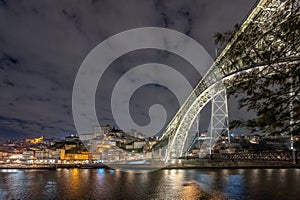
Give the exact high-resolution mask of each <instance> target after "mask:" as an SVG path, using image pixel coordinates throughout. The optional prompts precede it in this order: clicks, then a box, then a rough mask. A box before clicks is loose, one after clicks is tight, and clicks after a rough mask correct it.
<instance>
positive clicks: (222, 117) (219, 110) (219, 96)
mask: <svg viewBox="0 0 300 200" xmlns="http://www.w3.org/2000/svg"><path fill="white" fill-rule="evenodd" d="M208 132H209V135H210V141H209V154H212V150H213V148H214V146H215V144H216V142H217V141H218V139H219V138H220V137H221V135H226V136H227V137H228V144H230V135H229V127H228V105H227V95H226V89H222V90H221V91H219V92H218V93H216V94H215V95H214V96H213V98H212V111H211V121H210V127H209V130H208Z"/></svg>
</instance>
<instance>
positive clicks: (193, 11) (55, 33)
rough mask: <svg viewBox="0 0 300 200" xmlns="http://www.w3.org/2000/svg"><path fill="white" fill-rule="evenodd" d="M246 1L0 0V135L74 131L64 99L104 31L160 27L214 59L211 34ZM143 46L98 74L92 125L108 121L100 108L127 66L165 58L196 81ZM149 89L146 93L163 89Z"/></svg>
mask: <svg viewBox="0 0 300 200" xmlns="http://www.w3.org/2000/svg"><path fill="white" fill-rule="evenodd" d="M254 3H255V0H249V1H240V0H226V1H225V0H221V1H219V0H203V1H197V0H187V1H186V0H179V1H173V0H163V1H161V0H149V1H148V0H144V1H141V0H126V1H125V0H124V1H111V0H87V1H72V0H66V1H60V0H52V1H35V0H28V1H19V0H11V1H7V0H0V30H1V31H0V86H1V87H0V93H1V97H0V116H1V117H0V138H7V135H10V136H11V137H23V136H24V137H28V136H31V135H32V136H38V135H40V134H43V135H46V136H50V137H51V136H57V137H63V136H65V135H67V134H69V133H75V127H74V123H73V118H72V111H71V107H72V106H71V104H72V88H73V83H74V80H75V76H76V73H77V70H78V69H79V66H80V64H81V63H82V61H83V60H84V58H85V57H86V55H87V54H88V53H89V52H90V51H91V50H92V49H93V48H94V47H95V46H96V45H98V44H99V43H100V42H101V41H103V40H104V39H106V38H108V37H109V36H111V35H114V34H117V33H119V32H121V31H125V30H128V29H132V28H138V27H146V26H154V27H167V28H170V29H174V30H177V31H180V32H182V33H185V34H188V35H190V36H191V37H192V38H194V39H195V40H197V41H198V42H199V43H200V44H202V45H203V46H204V47H205V48H206V49H207V51H208V52H209V53H210V54H211V56H212V57H214V56H215V55H214V52H215V45H214V39H213V34H214V33H215V32H223V31H227V30H229V29H231V28H232V27H233V25H234V24H236V23H240V22H241V21H242V19H243V18H244V17H245V16H246V14H247V13H248V12H249V10H250V9H251V7H252V5H253V4H254ZM150 51H151V50H149V51H145V52H144V53H141V52H133V53H132V54H130V53H129V54H128V55H127V56H125V57H121V58H119V59H117V60H116V61H115V62H114V63H113V64H112V66H111V67H112V68H111V69H110V70H109V71H108V72H106V75H107V77H104V78H103V79H102V80H101V81H103V82H102V83H100V84H99V88H98V91H97V111H98V113H101V116H102V117H101V118H100V117H99V120H100V123H102V124H108V123H109V124H113V122H112V116H111V112H110V109H109V108H108V107H109V105H110V102H109V98H110V95H111V89H112V86H113V85H114V83H115V82H116V81H117V80H118V77H121V76H122V74H124V73H126V72H127V71H128V70H129V69H131V67H133V66H135V65H138V64H143V63H147V62H149V61H152V62H159V63H165V64H167V65H169V66H174V67H175V68H176V67H177V69H178V70H179V71H180V72H181V73H183V74H185V75H186V76H187V77H188V78H189V79H190V82H191V84H192V85H195V84H196V82H197V81H198V80H199V78H200V77H199V76H198V74H197V73H193V71H192V70H186V69H188V64H186V63H184V61H183V60H181V59H180V58H176V56H174V55H172V54H169V53H166V52H159V51H153V52H150ZM136 56H137V57H136ZM183 66H184V67H183ZM185 72H186V73H187V74H186V73H185ZM104 83H106V85H104V86H105V87H102V86H103V85H101V84H104ZM155 87H156V86H153V87H152V88H151V89H150V90H153V91H154V90H155V89H157V90H156V92H160V93H162V92H161V90H164V89H162V88H159V87H157V88H155ZM148 89H149V88H148ZM142 94H143V92H140V93H137V94H135V97H137V99H136V101H133V103H134V104H133V105H136V106H137V107H133V110H134V109H135V108H139V107H142V105H141V102H140V101H141V99H142V97H141V95H142ZM144 94H145V92H144ZM149 94H151V93H149ZM166 94H167V92H166ZM139 95H140V97H139ZM171 97H172V95H168V94H167V97H161V99H158V100H159V101H161V100H163V99H165V100H167V102H168V104H169V105H174V106H175V108H177V107H176V103H177V102H176V101H175V100H174V99H172V98H171ZM149 102H150V103H149ZM149 102H147V103H146V106H145V107H143V110H142V111H139V110H137V111H134V112H136V113H139V115H137V116H136V117H135V118H136V120H140V122H139V123H141V124H145V123H146V122H147V117H148V116H147V112H146V111H147V108H148V107H149V106H150V104H151V103H155V102H152V101H149ZM177 106H178V105H177ZM172 113H173V112H172ZM99 116H100V115H99ZM139 117H140V118H139ZM143 118H144V119H145V120H143Z"/></svg>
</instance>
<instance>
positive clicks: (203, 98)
mask: <svg viewBox="0 0 300 200" xmlns="http://www.w3.org/2000/svg"><path fill="white" fill-rule="evenodd" d="M224 89H225V88H224V85H223V84H222V83H221V82H220V83H217V84H214V85H212V86H211V87H209V88H208V89H207V90H206V91H205V92H203V93H202V94H200V95H199V96H198V97H197V98H196V99H195V101H194V102H193V104H192V105H191V106H190V107H189V109H188V110H187V112H186V113H185V115H183V117H182V120H181V121H180V122H179V123H178V125H177V127H178V128H177V129H175V130H174V131H175V133H174V134H173V137H172V138H171V140H169V144H168V148H167V153H166V160H168V159H169V158H178V157H180V156H182V154H183V151H184V150H183V148H184V145H185V141H186V138H187V136H188V133H189V130H190V128H191V126H192V124H193V122H194V120H195V118H196V117H197V115H198V114H199V113H200V111H201V110H202V109H203V107H204V106H205V105H206V104H207V103H208V102H209V101H210V100H211V99H212V98H213V96H214V95H215V94H217V93H219V91H223V90H224ZM226 115H227V116H228V114H226Z"/></svg>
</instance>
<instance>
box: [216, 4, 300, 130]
mask: <svg viewBox="0 0 300 200" xmlns="http://www.w3.org/2000/svg"><path fill="white" fill-rule="evenodd" d="M284 6H285V8H284V9H278V10H276V13H275V14H274V13H273V14H272V15H270V18H268V19H264V18H263V17H261V18H260V20H261V21H258V22H257V21H253V22H251V23H252V24H250V25H249V26H248V27H251V28H248V29H245V30H243V34H240V35H238V36H236V37H234V35H233V34H231V35H230V34H229V33H228V32H227V33H223V34H222V33H216V34H215V41H216V43H217V44H218V45H221V46H222V45H224V42H227V43H228V44H229V43H230V41H231V40H233V39H235V40H236V41H235V43H233V44H231V45H232V46H231V48H230V50H229V51H227V53H226V59H227V61H226V62H227V63H229V64H228V68H234V67H236V68H238V67H237V66H239V65H244V66H246V65H247V66H257V67H253V68H251V70H245V71H243V72H241V73H238V75H236V76H234V77H233V78H231V79H229V80H227V81H226V83H225V84H226V85H227V88H228V94H229V96H232V95H234V96H235V97H238V96H239V95H240V94H242V95H241V96H242V97H241V98H240V99H239V108H246V109H247V110H248V111H250V110H251V111H255V112H256V113H257V116H256V117H255V118H253V119H248V120H244V121H243V120H235V121H232V122H231V124H230V127H231V128H234V127H246V128H248V129H250V130H251V131H253V132H256V131H262V132H264V133H267V134H272V135H277V134H292V135H300V67H299V63H300V51H299V50H300V37H299V27H300V22H299V21H300V11H299V3H297V1H293V0H290V1H288V3H286V4H285V5H284ZM235 32H237V26H236V27H235V30H234V31H233V32H232V33H235Z"/></svg>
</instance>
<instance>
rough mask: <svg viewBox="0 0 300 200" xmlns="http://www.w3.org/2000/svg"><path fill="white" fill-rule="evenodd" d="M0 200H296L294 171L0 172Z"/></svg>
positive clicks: (299, 176) (299, 185)
mask: <svg viewBox="0 0 300 200" xmlns="http://www.w3.org/2000/svg"><path fill="white" fill-rule="evenodd" d="M0 199H30V200H31V199H255V200H256V199H300V169H192V170H175V169H174V170H160V171H154V172H151V173H133V172H122V171H118V170H109V169H58V170H32V169H31V170H3V169H2V170H0Z"/></svg>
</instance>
